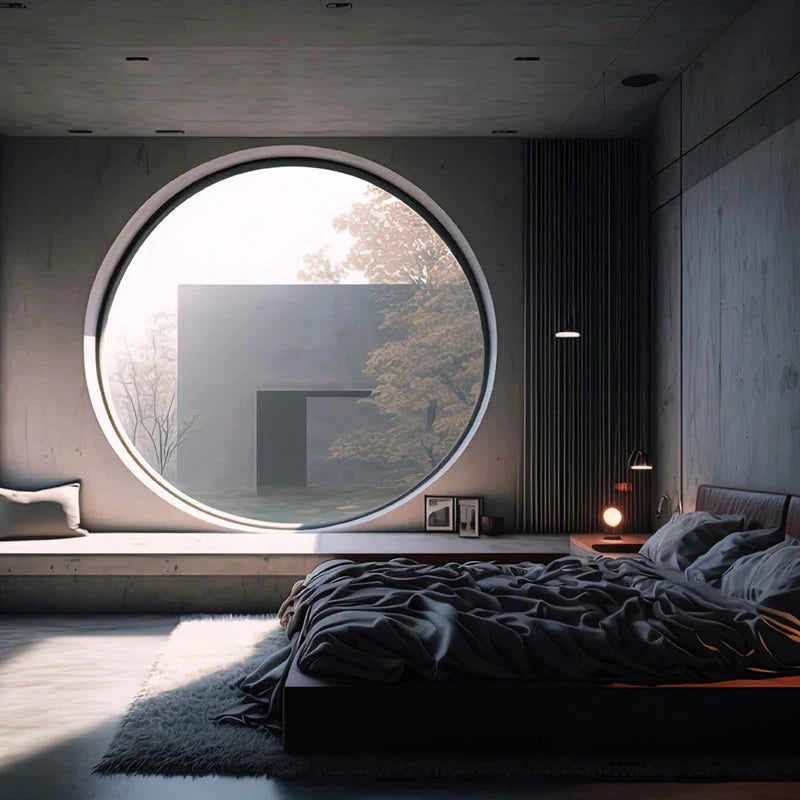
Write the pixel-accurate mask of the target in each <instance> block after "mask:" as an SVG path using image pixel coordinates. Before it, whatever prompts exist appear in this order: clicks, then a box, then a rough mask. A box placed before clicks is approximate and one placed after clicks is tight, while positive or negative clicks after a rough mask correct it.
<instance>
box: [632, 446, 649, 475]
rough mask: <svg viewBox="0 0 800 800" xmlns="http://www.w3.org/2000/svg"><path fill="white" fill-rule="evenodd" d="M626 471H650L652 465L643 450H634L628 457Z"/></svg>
mask: <svg viewBox="0 0 800 800" xmlns="http://www.w3.org/2000/svg"><path fill="white" fill-rule="evenodd" d="M628 469H638V470H651V469H653V465H652V464H651V463H650V459H649V458H648V457H647V453H645V452H644V450H634V451H633V452H632V453H631V454H630V455H629V456H628Z"/></svg>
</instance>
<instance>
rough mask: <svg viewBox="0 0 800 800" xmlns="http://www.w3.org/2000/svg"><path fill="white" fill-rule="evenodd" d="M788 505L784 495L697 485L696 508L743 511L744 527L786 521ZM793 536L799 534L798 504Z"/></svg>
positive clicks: (759, 526) (731, 511)
mask: <svg viewBox="0 0 800 800" xmlns="http://www.w3.org/2000/svg"><path fill="white" fill-rule="evenodd" d="M788 506H789V495H788V494H773V493H772V492H750V491H745V490H744V489H726V488H725V487H723V486H708V485H705V484H704V485H702V486H698V487H697V502H696V503H695V508H696V510H697V511H708V512H710V513H711V514H744V515H745V517H747V527H748V528H749V529H750V530H753V529H755V528H779V527H781V526H782V525H783V524H784V523H785V521H786V511H787V508H788ZM797 511H798V516H797V527H798V532H797V534H795V535H797V536H800V505H798V509H797Z"/></svg>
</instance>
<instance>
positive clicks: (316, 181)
mask: <svg viewBox="0 0 800 800" xmlns="http://www.w3.org/2000/svg"><path fill="white" fill-rule="evenodd" d="M369 186H370V184H369V183H367V182H366V181H363V180H361V179H360V178H356V177H354V176H352V175H347V174H345V173H342V172H336V171H333V170H327V169H320V168H315V167H271V168H269V169H260V170H254V171H252V172H244V173H241V174H239V175H234V176H231V177H229V178H225V179H224V180H221V181H218V182H216V183H214V184H212V185H211V186H208V187H206V188H205V189H203V190H201V191H199V192H197V193H196V194H194V195H193V196H191V197H190V198H189V199H188V200H185V201H184V202H183V203H181V204H180V205H179V206H178V207H177V208H175V209H174V210H173V211H172V212H170V214H169V215H168V216H167V217H166V218H165V219H164V220H163V221H162V222H161V223H160V224H159V225H158V226H157V227H156V228H155V230H153V232H152V233H151V234H150V235H149V236H148V237H147V238H146V239H145V241H144V242H143V243H142V245H141V247H140V248H139V250H138V251H137V253H136V255H135V256H134V257H133V259H132V261H131V263H130V265H129V266H128V269H127V270H126V272H125V275H124V277H123V278H122V281H121V282H120V286H119V288H118V290H117V293H116V296H115V298H114V303H113V305H112V308H111V312H110V314H109V319H108V328H107V330H108V332H109V333H110V334H111V335H112V336H114V335H116V334H119V333H121V332H122V331H124V330H131V331H133V330H135V329H136V328H138V327H140V326H142V325H143V324H144V323H145V322H146V320H147V317H148V316H149V315H150V314H151V313H153V312H154V311H158V310H162V309H163V310H169V311H173V312H174V311H175V310H176V307H177V287H178V285H180V284H213V283H224V284H237V283H239V284H241V283H254V284H296V283H302V281H300V280H298V279H297V272H298V270H301V269H303V268H304V263H303V256H304V255H305V254H306V253H313V252H316V251H317V250H319V249H320V248H321V247H323V246H325V245H330V251H329V254H330V257H331V259H332V261H334V263H335V262H337V261H339V260H341V259H342V258H343V257H344V256H345V255H346V254H347V252H348V250H349V249H350V244H351V243H352V237H351V236H350V235H349V234H348V233H346V232H344V233H337V232H336V231H335V230H334V229H333V226H332V224H331V223H332V221H333V219H334V217H337V216H339V215H340V214H342V213H343V212H345V211H347V209H348V208H350V207H351V206H352V204H353V203H356V202H358V201H359V200H361V199H362V198H363V197H364V194H365V192H366V190H367V188H368V187H369ZM342 282H343V283H366V279H365V278H364V276H363V274H362V273H356V272H351V273H350V275H349V276H348V277H347V278H346V279H345V280H343V281H342Z"/></svg>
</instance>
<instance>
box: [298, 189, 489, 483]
mask: <svg viewBox="0 0 800 800" xmlns="http://www.w3.org/2000/svg"><path fill="white" fill-rule="evenodd" d="M333 225H334V228H335V229H336V230H337V231H339V232H344V231H347V232H348V233H349V234H350V236H351V237H352V238H353V242H352V245H351V247H350V249H349V252H348V253H347V255H346V257H345V258H343V259H342V260H341V261H340V262H338V263H335V262H333V261H332V260H331V257H330V252H329V250H327V249H323V250H320V251H318V252H316V253H313V254H311V255H309V256H307V257H306V259H305V268H304V269H303V270H301V271H300V272H299V273H298V277H299V278H301V279H302V280H305V281H308V282H321V283H338V282H340V281H341V280H342V279H344V278H345V277H346V276H348V274H350V273H352V272H356V273H362V274H363V275H364V276H365V277H366V279H367V280H368V281H369V282H370V283H375V284H405V285H410V286H411V287H413V288H412V291H411V292H410V293H409V292H403V293H402V294H401V293H398V295H397V298H398V299H397V301H396V302H390V303H388V304H385V305H384V306H383V307H382V308H381V309H380V311H381V314H382V317H383V320H382V323H381V329H382V330H383V331H384V332H385V334H386V336H387V341H386V342H385V343H384V344H383V345H381V346H380V347H378V348H377V349H375V350H373V351H372V352H371V353H370V354H369V357H368V360H367V364H366V366H365V368H364V374H365V375H367V376H369V377H370V378H371V379H372V380H373V381H374V389H373V390H372V393H371V396H370V397H367V398H363V399H361V400H359V401H358V402H359V403H364V404H370V405H372V406H373V407H374V408H375V409H377V410H378V411H379V412H380V413H381V414H382V415H385V417H386V418H387V425H386V427H385V429H384V430H378V431H376V430H366V429H361V430H354V431H351V432H348V433H346V434H343V435H341V436H339V437H338V438H337V439H336V441H335V442H334V444H333V445H332V447H331V457H333V458H338V459H362V460H364V461H376V462H381V463H387V462H388V463H391V464H396V465H397V473H396V477H402V479H404V480H405V481H410V480H419V479H421V478H423V477H424V476H425V475H426V474H428V473H429V472H430V471H431V469H433V468H434V467H436V466H437V465H438V464H439V463H440V462H441V461H442V459H443V458H444V457H445V456H446V455H447V453H448V452H449V451H450V450H451V449H452V447H453V446H454V445H455V443H456V441H457V440H458V438H459V436H460V435H461V434H462V432H463V431H464V429H465V428H466V426H467V424H468V422H469V419H470V416H471V415H472V412H473V409H474V406H475V403H476V401H477V398H478V394H479V392H480V387H481V381H482V378H483V358H484V351H483V334H482V329H481V320H480V314H479V312H478V307H477V304H476V302H475V297H474V295H473V292H472V288H471V286H470V284H469V281H468V280H467V277H466V276H465V274H464V271H463V270H462V269H461V267H460V265H459V264H458V261H457V260H456V258H455V257H454V255H453V253H452V252H451V250H450V249H449V247H448V246H447V245H446V244H445V242H444V241H443V240H442V238H441V237H440V236H439V235H438V234H437V233H436V231H435V230H434V229H433V228H432V227H431V225H429V224H428V223H427V222H426V221H425V219H424V218H423V217H422V216H420V215H419V214H418V213H417V212H416V211H415V210H414V209H412V208H411V207H410V206H408V205H407V204H406V203H403V202H401V201H400V200H399V199H397V198H396V197H394V196H393V195H391V194H389V193H388V192H386V191H384V190H383V189H380V188H378V187H375V186H372V187H370V188H369V189H368V190H367V192H366V195H365V199H364V200H363V201H362V202H359V203H356V204H354V205H353V206H352V207H351V208H350V209H349V210H348V211H347V212H345V213H344V214H341V215H340V216H338V217H337V218H336V219H335V220H334V222H333Z"/></svg>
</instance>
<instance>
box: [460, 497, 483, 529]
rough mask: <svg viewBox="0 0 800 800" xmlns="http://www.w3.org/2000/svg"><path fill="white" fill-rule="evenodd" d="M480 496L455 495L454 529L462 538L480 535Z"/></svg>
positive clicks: (481, 502)
mask: <svg viewBox="0 0 800 800" xmlns="http://www.w3.org/2000/svg"><path fill="white" fill-rule="evenodd" d="M482 513H483V498H482V497H456V514H455V517H456V531H457V532H458V535H459V536H461V537H462V538H473V537H476V536H480V535H481V514H482Z"/></svg>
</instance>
